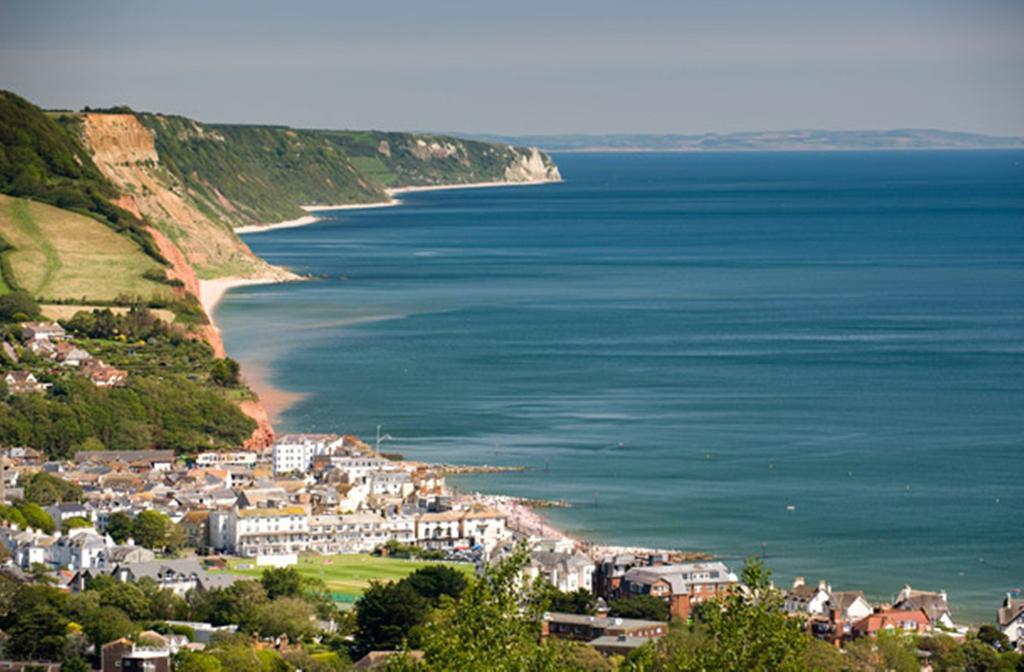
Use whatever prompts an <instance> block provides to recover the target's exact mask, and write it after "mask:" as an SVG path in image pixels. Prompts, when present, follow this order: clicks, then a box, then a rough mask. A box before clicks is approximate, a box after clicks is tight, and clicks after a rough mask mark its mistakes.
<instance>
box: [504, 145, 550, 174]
mask: <svg viewBox="0 0 1024 672" xmlns="http://www.w3.org/2000/svg"><path fill="white" fill-rule="evenodd" d="M509 149H513V150H515V148H514V147H510V148H509ZM561 179H562V175H561V173H559V172H558V166H556V165H555V164H554V162H552V161H551V159H550V158H549V157H548V156H547V155H546V154H544V153H543V152H541V151H540V150H539V149H537V148H536V147H530V148H529V149H527V150H526V151H525V152H523V151H521V150H516V158H515V159H513V160H512V162H511V163H509V164H508V166H506V167H505V181H507V182H559V181H561Z"/></svg>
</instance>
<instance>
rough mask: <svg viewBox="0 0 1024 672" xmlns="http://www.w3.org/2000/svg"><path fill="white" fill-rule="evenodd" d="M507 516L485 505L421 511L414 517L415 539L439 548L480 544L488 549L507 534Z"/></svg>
mask: <svg viewBox="0 0 1024 672" xmlns="http://www.w3.org/2000/svg"><path fill="white" fill-rule="evenodd" d="M507 518H508V517H507V516H506V515H505V514H504V513H501V512H500V511H498V510H496V509H492V508H490V507H485V506H474V507H471V508H469V509H460V510H454V511H442V512H440V513H424V514H421V515H420V516H419V517H418V518H417V519H416V543H417V544H419V545H420V546H423V547H425V548H429V549H433V550H441V551H452V550H456V549H465V548H470V547H472V546H480V547H481V548H482V549H483V550H484V551H485V552H487V553H490V552H491V551H493V550H494V549H495V548H497V546H498V545H499V544H500V543H501V542H502V541H503V540H505V539H506V538H507V537H508V528H507V527H506V521H507Z"/></svg>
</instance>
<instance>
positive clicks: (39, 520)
mask: <svg viewBox="0 0 1024 672" xmlns="http://www.w3.org/2000/svg"><path fill="white" fill-rule="evenodd" d="M21 515H23V516H24V517H25V524H26V525H28V526H29V527H34V528H36V529H37V530H42V531H43V532H46V533H47V534H52V533H53V531H54V529H56V527H55V525H54V524H53V518H51V517H50V514H48V513H47V512H46V511H44V510H43V507H41V506H39V505H38V504H35V503H34V502H25V503H24V504H22V505H21Z"/></svg>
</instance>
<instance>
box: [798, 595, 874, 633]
mask: <svg viewBox="0 0 1024 672" xmlns="http://www.w3.org/2000/svg"><path fill="white" fill-rule="evenodd" d="M874 612H875V609H874V607H873V606H872V605H871V603H870V602H868V601H867V600H866V599H865V598H864V593H862V592H860V591H859V590H858V591H832V593H831V594H830V595H829V597H828V601H826V602H825V606H824V610H823V611H822V612H821V613H815V614H811V617H810V618H809V619H808V620H807V631H808V632H809V633H810V635H811V636H812V637H816V638H818V639H823V640H825V641H828V642H831V643H833V644H835V645H836V646H840V645H842V643H843V642H844V641H846V640H848V639H850V638H851V637H853V624H854V623H857V622H858V621H861V620H862V619H865V618H867V617H868V616H870V615H871V614H873V613H874Z"/></svg>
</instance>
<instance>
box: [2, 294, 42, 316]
mask: <svg viewBox="0 0 1024 672" xmlns="http://www.w3.org/2000/svg"><path fill="white" fill-rule="evenodd" d="M40 317H41V314H40V312H39V304H38V303H37V302H36V300H35V299H34V298H33V297H32V295H31V294H29V293H28V292H25V291H22V290H18V291H14V292H9V293H7V294H4V295H3V296H0V321H3V322H25V321H27V320H38V319H39V318H40Z"/></svg>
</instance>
